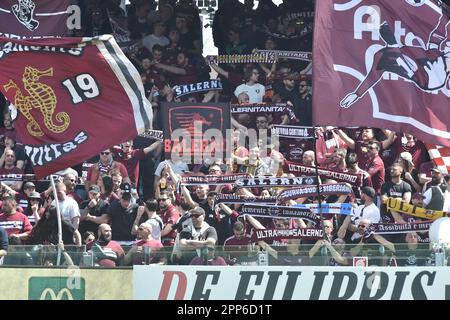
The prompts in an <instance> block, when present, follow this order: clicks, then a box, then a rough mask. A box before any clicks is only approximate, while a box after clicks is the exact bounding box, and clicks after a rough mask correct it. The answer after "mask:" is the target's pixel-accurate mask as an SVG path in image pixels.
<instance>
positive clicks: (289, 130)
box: [270, 125, 314, 139]
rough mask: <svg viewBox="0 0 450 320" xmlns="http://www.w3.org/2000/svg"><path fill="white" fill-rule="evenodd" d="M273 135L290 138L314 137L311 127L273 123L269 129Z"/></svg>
mask: <svg viewBox="0 0 450 320" xmlns="http://www.w3.org/2000/svg"><path fill="white" fill-rule="evenodd" d="M270 131H271V133H272V135H273V136H279V137H282V138H291V139H314V129H313V128H312V127H300V126H287V125H274V126H272V128H271V129H270Z"/></svg>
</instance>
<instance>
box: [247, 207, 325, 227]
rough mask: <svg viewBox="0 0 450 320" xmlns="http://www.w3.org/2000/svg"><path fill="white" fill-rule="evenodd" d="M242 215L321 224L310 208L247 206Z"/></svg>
mask: <svg viewBox="0 0 450 320" xmlns="http://www.w3.org/2000/svg"><path fill="white" fill-rule="evenodd" d="M240 213H241V215H245V214H248V215H249V216H253V217H261V218H273V219H281V218H296V219H304V220H306V221H310V222H312V223H315V224H319V223H320V217H318V216H317V215H316V214H314V213H312V212H311V210H310V209H308V208H297V207H286V206H266V205H258V204H245V205H244V206H242V208H241V209H240Z"/></svg>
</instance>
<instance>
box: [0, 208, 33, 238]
mask: <svg viewBox="0 0 450 320" xmlns="http://www.w3.org/2000/svg"><path fill="white" fill-rule="evenodd" d="M0 227H3V228H4V229H5V230H6V232H7V233H8V237H10V236H11V235H12V234H20V233H24V232H27V233H30V232H31V229H32V228H33V227H32V226H31V223H30V221H29V220H28V217H27V216H26V215H24V214H23V213H20V212H16V213H14V214H12V215H7V214H6V213H2V214H0Z"/></svg>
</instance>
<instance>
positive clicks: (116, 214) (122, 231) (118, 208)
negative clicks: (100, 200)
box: [106, 200, 139, 241]
mask: <svg viewBox="0 0 450 320" xmlns="http://www.w3.org/2000/svg"><path fill="white" fill-rule="evenodd" d="M138 207H139V205H138V204H136V203H135V204H131V205H130V206H129V207H128V208H127V209H124V208H123V207H122V205H121V204H120V201H119V200H114V201H113V202H112V203H111V205H110V206H109V207H108V209H107V212H106V213H107V214H108V215H109V217H110V222H111V229H112V240H115V241H133V240H135V239H136V237H135V236H134V235H132V234H131V228H132V227H133V223H134V220H135V219H136V215H137V209H138Z"/></svg>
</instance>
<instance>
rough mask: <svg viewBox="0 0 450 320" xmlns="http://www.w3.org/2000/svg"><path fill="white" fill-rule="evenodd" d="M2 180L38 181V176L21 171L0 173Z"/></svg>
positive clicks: (47, 179)
mask: <svg viewBox="0 0 450 320" xmlns="http://www.w3.org/2000/svg"><path fill="white" fill-rule="evenodd" d="M49 180H50V178H48V177H46V178H45V179H41V180H39V181H49ZM0 181H36V176H35V175H34V174H20V173H9V174H0Z"/></svg>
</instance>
